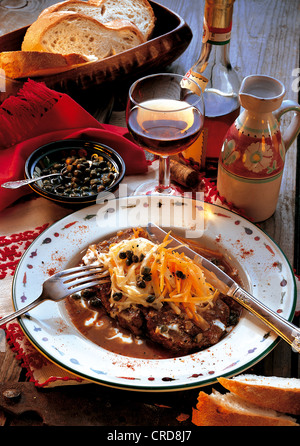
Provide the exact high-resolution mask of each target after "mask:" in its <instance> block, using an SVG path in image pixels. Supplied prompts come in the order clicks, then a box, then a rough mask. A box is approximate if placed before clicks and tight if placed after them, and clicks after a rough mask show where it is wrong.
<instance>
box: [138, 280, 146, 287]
mask: <svg viewBox="0 0 300 446" xmlns="http://www.w3.org/2000/svg"><path fill="white" fill-rule="evenodd" d="M136 285H137V286H138V287H139V288H146V282H145V281H144V280H141V279H139V280H138V281H137V283H136Z"/></svg>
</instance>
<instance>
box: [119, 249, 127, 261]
mask: <svg viewBox="0 0 300 446" xmlns="http://www.w3.org/2000/svg"><path fill="white" fill-rule="evenodd" d="M119 257H120V259H126V252H124V251H121V252H119Z"/></svg>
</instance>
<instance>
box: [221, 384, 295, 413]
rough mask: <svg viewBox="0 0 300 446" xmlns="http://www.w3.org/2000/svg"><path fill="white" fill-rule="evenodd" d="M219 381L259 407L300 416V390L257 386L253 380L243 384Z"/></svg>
mask: <svg viewBox="0 0 300 446" xmlns="http://www.w3.org/2000/svg"><path fill="white" fill-rule="evenodd" d="M218 381H219V383H220V384H221V385H222V386H223V387H225V389H227V390H229V391H230V392H233V393H235V394H236V395H238V396H239V397H241V398H243V399H245V400H247V401H250V402H251V403H254V404H256V405H257V406H260V407H263V408H269V409H273V410H276V411H279V412H284V413H289V414H293V415H300V389H293V388H291V389H289V388H280V387H275V386H274V387H273V386H269V385H268V386H264V385H263V384H255V383H254V382H253V380H251V381H248V382H247V381H245V382H242V381H236V380H235V379H234V378H231V379H228V378H224V377H220V378H218Z"/></svg>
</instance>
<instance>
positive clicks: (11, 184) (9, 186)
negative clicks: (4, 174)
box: [1, 173, 60, 189]
mask: <svg viewBox="0 0 300 446" xmlns="http://www.w3.org/2000/svg"><path fill="white" fill-rule="evenodd" d="M54 175H60V173H50V174H48V175H43V176H41V177H36V178H28V179H26V180H18V181H8V182H7V183H3V184H1V187H4V188H5V189H18V187H22V186H26V184H30V183H34V182H35V181H38V180H43V179H44V178H49V177H52V176H54Z"/></svg>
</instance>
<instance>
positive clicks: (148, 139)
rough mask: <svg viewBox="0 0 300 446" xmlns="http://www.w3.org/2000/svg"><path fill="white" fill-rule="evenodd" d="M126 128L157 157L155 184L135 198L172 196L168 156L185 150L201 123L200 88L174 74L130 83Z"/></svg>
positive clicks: (138, 191) (143, 186)
mask: <svg viewBox="0 0 300 446" xmlns="http://www.w3.org/2000/svg"><path fill="white" fill-rule="evenodd" d="M126 122H127V127H128V130H129V132H130V133H131V135H132V136H133V138H134V139H135V140H136V142H137V143H138V144H139V145H141V146H142V147H144V148H145V149H147V150H148V151H149V152H150V153H153V154H154V155H158V156H159V181H158V183H157V181H148V182H146V183H144V184H141V185H140V186H139V187H138V188H137V189H136V191H135V194H136V195H145V194H147V195H148V194H155V195H158V194H163V195H176V194H178V192H177V191H176V188H174V187H173V186H171V184H170V158H169V157H170V155H175V154H178V153H179V152H182V151H183V150H185V149H186V148H187V147H189V146H190V145H191V144H192V143H193V142H194V141H195V140H196V139H197V137H198V136H199V134H200V132H201V130H202V127H203V122H204V101H203V96H202V92H201V89H200V87H199V86H198V85H197V84H196V83H195V82H194V81H192V80H190V79H188V78H186V77H185V76H181V75H179V74H174V73H159V74H153V75H149V76H146V77H143V78H141V79H139V80H137V81H136V82H134V83H133V84H132V86H131V87H130V89H129V98H128V103H127V108H126Z"/></svg>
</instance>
